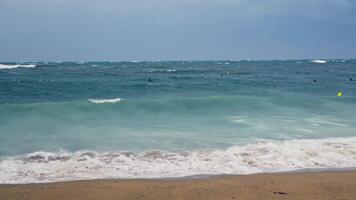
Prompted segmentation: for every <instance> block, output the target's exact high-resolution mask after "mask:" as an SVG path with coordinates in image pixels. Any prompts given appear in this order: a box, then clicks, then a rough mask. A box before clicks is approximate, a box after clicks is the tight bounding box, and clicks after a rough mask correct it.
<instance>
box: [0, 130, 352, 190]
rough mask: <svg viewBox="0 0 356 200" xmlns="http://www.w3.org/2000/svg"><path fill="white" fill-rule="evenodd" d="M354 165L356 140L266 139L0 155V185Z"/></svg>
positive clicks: (241, 172) (246, 172)
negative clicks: (216, 145)
mask: <svg viewBox="0 0 356 200" xmlns="http://www.w3.org/2000/svg"><path fill="white" fill-rule="evenodd" d="M349 167H356V137H351V138H328V139H308V140H306V139H300V140H288V141H274V140H265V141H260V142H257V143H254V144H248V145H244V146H232V147H230V148H228V149H225V150H216V149H215V150H196V151H182V152H166V151H145V152H136V153H135V152H120V151H117V152H94V151H78V152H57V153H53V152H34V153H31V154H26V155H21V156H13V157H3V158H2V159H1V160H0V183H40V182H56V181H70V180H84V179H109V178H166V177H184V176H191V175H199V174H200V175H214V174H251V173H262V172H279V171H289V170H298V169H312V168H318V169H320V168H321V169H323V168H324V169H328V168H349Z"/></svg>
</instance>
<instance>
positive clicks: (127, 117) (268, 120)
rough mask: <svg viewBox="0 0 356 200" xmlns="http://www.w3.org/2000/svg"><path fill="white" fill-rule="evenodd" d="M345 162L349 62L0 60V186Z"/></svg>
mask: <svg viewBox="0 0 356 200" xmlns="http://www.w3.org/2000/svg"><path fill="white" fill-rule="evenodd" d="M338 94H339V95H338ZM350 167H356V60H341V59H340V60H332V59H330V60H314V61H313V60H271V61H250V60H243V61H231V60H227V61H152V62H144V61H142V62H141V61H131V62H21V63H11V62H10V63H9V62H8V63H6V62H1V63H0V184H6V183H41V182H57V181H70V180H86V179H112V178H114V179H115V178H123V179H131V178H171V177H174V178H175V177H186V176H195V175H219V174H253V173H266V172H281V171H291V170H303V169H331V168H333V169H334V168H336V169H341V168H350Z"/></svg>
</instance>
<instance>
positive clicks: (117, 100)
mask: <svg viewBox="0 0 356 200" xmlns="http://www.w3.org/2000/svg"><path fill="white" fill-rule="evenodd" d="M121 100H122V99H121V98H115V99H88V101H90V102H92V103H96V104H103V103H119V102H120V101H121Z"/></svg>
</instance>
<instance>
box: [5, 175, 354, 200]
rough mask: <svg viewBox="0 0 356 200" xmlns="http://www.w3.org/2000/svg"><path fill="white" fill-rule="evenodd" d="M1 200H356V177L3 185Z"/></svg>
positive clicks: (233, 178)
mask: <svg viewBox="0 0 356 200" xmlns="http://www.w3.org/2000/svg"><path fill="white" fill-rule="evenodd" d="M0 199H1V200H7V199H11V200H12V199H21V200H24V199H34V200H52V199H53V200H57V199H58V200H67V199H77V200H91V199H98V200H108V199H113V200H114V199H115V200H120V199H123V200H131V199H135V200H139V199H152V200H163V199H164V200H170V199H181V200H190V199H202V200H205V199H214V200H219V199H235V200H238V199H258V200H268V199H293V200H294V199H296V200H298V199H303V200H304V199H321V200H328V199H338V200H356V172H355V171H351V172H322V173H320V172H319V173H316V172H313V173H289V174H257V175H246V176H223V177H217V178H209V179H197V180H102V181H101V180H100V181H74V182H65V183H51V184H29V185H1V186H0Z"/></svg>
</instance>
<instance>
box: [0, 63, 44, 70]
mask: <svg viewBox="0 0 356 200" xmlns="http://www.w3.org/2000/svg"><path fill="white" fill-rule="evenodd" d="M36 66H37V65H35V64H27V65H20V64H16V65H7V64H0V69H16V68H20V67H22V68H34V67H36Z"/></svg>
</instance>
